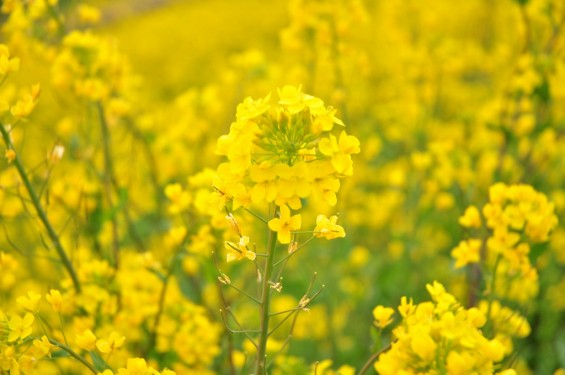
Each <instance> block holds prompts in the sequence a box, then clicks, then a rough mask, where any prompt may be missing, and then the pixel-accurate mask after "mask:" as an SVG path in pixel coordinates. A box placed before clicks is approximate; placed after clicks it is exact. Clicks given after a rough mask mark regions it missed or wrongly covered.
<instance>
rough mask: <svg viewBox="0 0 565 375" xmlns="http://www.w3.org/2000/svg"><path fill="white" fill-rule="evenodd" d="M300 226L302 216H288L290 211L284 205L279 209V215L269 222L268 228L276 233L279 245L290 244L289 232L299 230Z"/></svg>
mask: <svg viewBox="0 0 565 375" xmlns="http://www.w3.org/2000/svg"><path fill="white" fill-rule="evenodd" d="M301 225H302V216H300V214H298V215H294V216H292V217H291V216H290V209H289V208H288V207H287V206H286V205H282V206H281V207H280V215H279V217H276V218H274V219H272V220H270V221H269V228H270V229H271V230H272V231H274V232H277V238H278V240H279V242H280V243H282V244H288V243H290V232H291V231H296V230H298V229H300V226H301Z"/></svg>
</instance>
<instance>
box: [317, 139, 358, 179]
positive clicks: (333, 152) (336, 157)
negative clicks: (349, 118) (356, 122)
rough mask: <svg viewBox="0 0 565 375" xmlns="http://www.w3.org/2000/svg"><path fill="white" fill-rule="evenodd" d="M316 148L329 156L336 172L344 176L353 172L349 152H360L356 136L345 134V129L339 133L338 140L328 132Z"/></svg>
mask: <svg viewBox="0 0 565 375" xmlns="http://www.w3.org/2000/svg"><path fill="white" fill-rule="evenodd" d="M318 149H319V150H320V152H321V153H322V154H323V155H326V156H329V157H331V163H332V165H333V167H334V168H335V170H336V172H338V173H339V174H343V175H346V176H350V175H352V174H353V162H352V160H351V154H357V153H359V152H360V148H359V140H358V139H357V138H356V137H354V136H352V135H347V133H346V132H345V130H343V131H342V132H341V134H340V135H339V140H338V139H337V138H336V137H335V136H334V135H332V134H330V136H329V138H323V139H321V140H320V143H319V144H318Z"/></svg>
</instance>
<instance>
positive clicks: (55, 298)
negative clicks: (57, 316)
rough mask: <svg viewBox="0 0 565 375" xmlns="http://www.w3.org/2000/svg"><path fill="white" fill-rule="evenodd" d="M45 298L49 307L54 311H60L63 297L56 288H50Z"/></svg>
mask: <svg viewBox="0 0 565 375" xmlns="http://www.w3.org/2000/svg"><path fill="white" fill-rule="evenodd" d="M45 299H47V301H48V302H49V303H50V304H51V307H52V308H53V310H54V311H55V312H60V311H61V306H62V304H63V297H61V292H59V291H58V290H56V289H51V291H50V292H49V294H47V295H46V296H45Z"/></svg>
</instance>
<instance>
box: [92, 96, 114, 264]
mask: <svg viewBox="0 0 565 375" xmlns="http://www.w3.org/2000/svg"><path fill="white" fill-rule="evenodd" d="M96 110H97V111H98V117H99V120H100V121H99V122H100V130H101V133H102V148H103V154H104V176H103V177H104V189H105V190H106V199H107V200H108V206H110V211H111V212H112V215H111V219H112V254H113V258H114V267H115V268H116V269H118V268H120V255H119V253H120V242H119V234H118V220H117V217H116V216H117V213H116V212H115V211H114V209H115V207H114V199H113V196H112V194H113V191H112V190H113V189H112V187H113V186H114V182H115V180H114V164H113V163H112V155H111V151H110V142H111V139H110V129H109V128H108V123H107V122H106V116H105V115H104V107H102V103H100V102H97V103H96Z"/></svg>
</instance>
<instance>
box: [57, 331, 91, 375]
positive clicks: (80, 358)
mask: <svg viewBox="0 0 565 375" xmlns="http://www.w3.org/2000/svg"><path fill="white" fill-rule="evenodd" d="M48 340H49V343H50V344H51V345H55V346H56V347H58V348H59V349H62V350H64V351H65V352H67V353H69V355H70V356H71V357H73V358H74V359H76V360H78V361H79V362H80V363H82V364H83V365H85V366H86V367H87V368H88V369H89V370H90V371H91V372H92V373H93V374H98V371H96V369H95V368H94V366H92V365H91V364H90V363H88V361H87V360H86V359H84V357H82V356H81V355H79V354H77V353H76V352H75V351H73V350H72V349H71V348H69V347H68V346H67V345H65V344H61V343H60V342H58V341H55V340H53V339H48Z"/></svg>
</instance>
